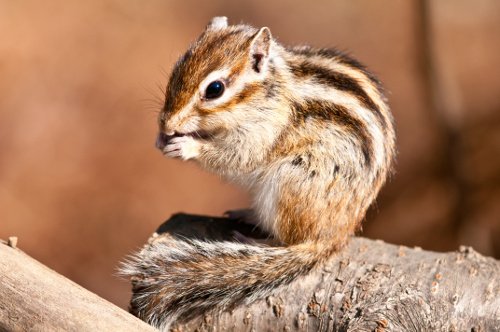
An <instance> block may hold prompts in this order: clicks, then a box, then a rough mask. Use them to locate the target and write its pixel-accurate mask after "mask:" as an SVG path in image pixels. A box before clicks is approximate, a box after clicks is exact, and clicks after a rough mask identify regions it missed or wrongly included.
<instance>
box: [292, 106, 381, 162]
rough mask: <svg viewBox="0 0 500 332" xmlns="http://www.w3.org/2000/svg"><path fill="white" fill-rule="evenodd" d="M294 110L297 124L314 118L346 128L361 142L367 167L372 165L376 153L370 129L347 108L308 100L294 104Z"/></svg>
mask: <svg viewBox="0 0 500 332" xmlns="http://www.w3.org/2000/svg"><path fill="white" fill-rule="evenodd" d="M292 110H293V113H294V116H295V121H296V122H303V121H305V120H306V119H307V118H309V117H312V118H319V119H321V120H330V121H332V122H335V123H336V124H338V125H340V126H342V127H343V128H345V129H346V130H347V131H348V132H349V133H350V134H352V135H354V136H355V137H356V138H357V140H358V141H359V144H360V147H361V152H362V154H363V157H364V159H365V165H366V166H367V167H370V166H371V165H372V161H373V157H374V151H373V146H372V141H371V138H370V135H369V133H368V129H367V128H366V126H365V124H364V123H363V122H362V121H361V120H359V119H357V118H355V117H353V116H352V114H351V113H350V112H349V110H348V109H347V108H346V107H344V106H342V105H337V104H334V103H331V102H328V101H324V100H314V99H308V100H306V101H305V102H303V103H293V105H292Z"/></svg>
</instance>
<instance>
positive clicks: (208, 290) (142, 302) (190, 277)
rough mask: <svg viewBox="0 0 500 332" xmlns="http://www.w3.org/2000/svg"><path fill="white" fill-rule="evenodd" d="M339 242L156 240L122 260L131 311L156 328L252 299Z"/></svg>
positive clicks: (291, 277) (328, 253) (313, 263)
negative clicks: (282, 244)
mask: <svg viewBox="0 0 500 332" xmlns="http://www.w3.org/2000/svg"><path fill="white" fill-rule="evenodd" d="M337 250H338V248H328V247H326V248H325V246H320V245H318V244H312V243H308V244H300V245H295V246H290V247H264V246H258V245H250V244H243V243H238V242H206V241H200V240H179V239H169V241H154V242H153V243H151V244H149V245H147V246H146V247H145V248H144V249H143V250H142V251H141V252H139V253H138V254H136V255H135V256H133V257H131V258H130V259H129V260H128V261H127V262H125V263H124V264H123V267H122V269H121V274H122V275H124V276H127V277H130V278H131V279H132V283H133V287H134V295H133V298H132V301H131V311H132V313H134V314H135V315H137V316H138V317H139V318H141V319H143V320H145V321H146V322H148V323H150V324H151V325H153V326H156V327H159V328H166V327H168V326H169V325H170V324H171V323H172V322H173V321H175V320H180V321H182V320H186V319H189V318H191V317H193V316H196V315H199V314H201V313H203V312H205V311H206V310H208V309H213V308H228V307H231V306H232V305H234V304H236V303H239V302H242V301H244V302H247V303H248V302H252V301H253V300H255V299H257V298H262V297H265V296H267V295H270V293H271V292H272V291H273V290H275V289H276V288H277V287H279V286H282V285H286V284H288V283H290V282H291V281H292V280H294V279H295V278H296V277H298V276H300V275H303V274H306V273H307V272H309V271H310V270H311V269H312V268H314V266H316V265H317V264H318V263H319V262H321V261H322V260H323V259H324V258H328V257H329V256H331V255H332V254H333V253H334V252H335V251H337Z"/></svg>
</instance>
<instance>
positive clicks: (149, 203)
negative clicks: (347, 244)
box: [0, 0, 500, 307]
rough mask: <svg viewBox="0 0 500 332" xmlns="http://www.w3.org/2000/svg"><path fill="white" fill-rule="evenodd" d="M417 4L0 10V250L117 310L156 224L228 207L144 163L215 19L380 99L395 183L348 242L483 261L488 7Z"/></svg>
mask: <svg viewBox="0 0 500 332" xmlns="http://www.w3.org/2000/svg"><path fill="white" fill-rule="evenodd" d="M430 3H431V4H430V5H429V4H426V2H423V1H417V0H413V1H371V0H360V1H349V0H342V1H315V2H310V3H307V2H305V1H288V0H281V1H263V0H259V1H252V2H236V1H229V0H227V1H220V0H214V1H210V2H206V1H203V2H202V1H199V2H196V1H192V0H189V1H182V2H181V1H175V2H174V1H159V0H149V1H136V0H120V1H118V0H115V1H112V0H109V1H63V0H60V1H52V0H50V1H34V0H33V1H8V0H0V238H4V239H5V238H6V237H8V236H10V235H17V236H19V246H20V247H21V249H23V250H25V251H26V252H28V253H29V254H30V255H32V256H33V257H35V258H36V259H39V260H40V261H42V262H43V263H45V264H47V265H48V266H50V267H52V268H53V269H55V270H56V271H58V272H60V273H62V274H64V275H66V276H68V277H69V278H71V279H73V280H74V281H76V282H78V283H79V284H81V285H83V286H84V287H86V288H88V289H90V290H92V291H94V292H96V293H97V294H99V295H101V296H103V297H105V298H107V299H109V300H111V301H112V302H114V303H117V304H118V305H120V306H123V307H125V306H126V305H127V301H128V297H129V293H128V290H129V285H128V284H127V283H126V282H124V281H120V280H119V279H118V278H116V277H114V276H113V273H114V272H115V267H116V265H117V264H118V262H119V261H120V260H121V259H122V258H123V257H124V256H125V255H126V254H127V253H129V252H131V251H132V250H134V249H137V248H138V247H139V246H140V245H141V244H142V243H144V241H145V240H146V239H147V237H148V236H149V234H150V233H151V232H152V231H153V230H154V229H155V228H156V226H158V225H159V224H160V223H161V222H162V221H163V220H164V219H166V218H167V217H168V216H169V215H170V214H172V213H174V212H177V211H186V212H191V213H203V214H215V215H217V214H221V213H222V212H223V211H225V210H227V209H234V208H240V207H244V206H245V205H246V204H247V197H246V196H245V194H244V193H242V192H241V191H239V190H238V189H237V188H234V187H232V186H230V185H228V184H224V183H221V182H220V181H219V180H218V179H217V178H216V177H215V176H213V175H210V174H206V173H204V172H202V171H200V170H199V169H198V168H197V167H195V166H194V165H191V164H186V163H181V162H178V161H173V160H167V159H165V158H163V157H162V155H161V153H159V152H158V151H156V150H155V149H154V148H153V142H154V140H155V131H156V111H157V110H158V109H159V107H160V103H161V91H160V88H161V89H163V87H164V86H165V83H166V80H167V78H166V77H167V75H168V72H169V71H170V68H171V67H172V64H173V63H174V61H175V60H176V59H177V57H178V56H179V55H180V54H181V52H183V51H184V50H185V49H186V47H187V46H188V44H189V43H190V42H191V41H192V40H193V39H194V38H196V37H197V36H198V34H199V33H200V32H201V30H202V29H203V27H204V26H205V24H206V23H207V22H208V20H209V19H210V18H211V17H212V16H215V15H226V16H229V18H230V21H232V22H240V21H244V22H248V23H250V24H253V25H256V26H264V25H267V26H269V27H270V28H271V31H272V32H273V34H274V35H275V36H276V37H277V38H278V39H279V40H280V41H281V42H282V43H285V44H301V43H302V44H303V43H307V44H312V45H315V46H339V47H340V48H342V49H347V50H350V51H351V52H352V53H353V54H354V55H355V56H356V57H357V58H359V59H360V60H361V61H362V62H364V63H366V64H367V65H368V67H369V68H371V69H372V70H373V71H374V72H375V73H377V74H378V76H379V77H380V78H381V80H382V81H383V82H384V83H385V85H386V87H387V89H388V91H389V94H388V97H389V99H390V103H391V105H392V109H393V112H394V116H395V119H396V123H397V130H398V139H399V141H398V142H399V143H398V144H399V156H398V163H397V173H396V175H395V176H394V178H393V179H392V180H391V182H390V183H389V184H388V185H387V186H386V188H385V189H384V191H383V193H382V195H381V196H380V198H379V200H378V203H377V205H376V207H375V208H374V209H372V211H371V212H370V213H369V215H368V218H367V221H366V222H365V224H364V236H368V237H371V238H381V239H383V240H386V241H389V242H392V243H397V244H405V245H411V246H414V245H418V246H421V247H423V248H425V249H432V250H454V249H456V248H457V247H458V245H459V244H466V245H472V246H474V247H475V248H476V250H478V251H480V252H482V253H484V254H487V255H493V256H496V257H499V256H500V244H499V240H498V239H499V238H500V69H499V68H500V66H499V65H498V61H499V59H500V40H499V39H500V38H499V36H500V2H499V1H497V0H477V1H467V0H441V1H433V2H430ZM159 87H160V88H159Z"/></svg>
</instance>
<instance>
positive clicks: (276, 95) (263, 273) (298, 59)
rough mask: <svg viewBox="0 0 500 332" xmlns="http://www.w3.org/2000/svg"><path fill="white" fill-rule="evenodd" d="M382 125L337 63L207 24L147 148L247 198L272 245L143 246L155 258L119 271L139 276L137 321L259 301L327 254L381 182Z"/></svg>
mask: <svg viewBox="0 0 500 332" xmlns="http://www.w3.org/2000/svg"><path fill="white" fill-rule="evenodd" d="M392 122H393V120H392V116H391V114H390V112H389V108H388V105H387V103H386V99H385V97H384V95H383V91H382V87H381V85H380V82H379V81H378V80H377V79H376V78H375V77H374V76H373V75H372V74H370V73H369V72H368V71H367V70H366V69H365V67H363V66H362V65H361V64H360V63H359V62H358V61H356V60H354V59H352V58H351V57H349V56H347V55H346V54H344V53H342V52H339V51H337V50H335V49H314V48H310V47H306V46H302V47H290V48H288V47H284V46H282V45H280V44H279V43H278V42H277V41H276V40H275V39H273V37H272V35H271V32H270V30H269V28H267V27H263V28H261V29H256V28H254V27H251V26H248V25H228V23H227V18H226V17H215V18H213V19H212V20H211V22H210V23H209V24H208V26H207V27H206V29H205V31H204V32H203V33H202V34H201V36H200V37H199V38H198V39H197V40H196V42H195V43H194V44H193V45H192V46H191V47H190V48H189V49H188V51H187V52H186V53H185V54H184V55H183V56H182V57H181V58H180V59H179V60H178V61H177V63H176V64H175V66H174V68H173V71H172V73H171V76H170V79H169V82H168V86H167V89H166V100H165V105H164V107H163V109H162V110H161V112H160V114H159V119H158V125H159V135H158V139H157V143H156V145H157V147H158V149H160V150H161V151H162V152H163V154H164V155H165V156H167V157H171V158H180V159H183V160H194V161H195V162H197V163H198V164H199V165H200V166H201V167H203V168H204V169H207V170H209V171H211V172H214V173H216V174H219V175H220V176H221V177H222V178H224V179H226V180H228V181H230V182H233V183H236V184H238V185H240V186H242V187H244V188H246V189H247V190H248V191H249V193H250V194H251V197H252V208H253V211H254V215H255V216H256V218H257V221H258V225H259V227H261V228H263V229H264V230H265V231H267V232H268V233H270V234H272V235H273V236H274V238H275V239H277V240H278V241H279V242H280V243H281V245H280V246H262V245H259V244H256V243H252V242H251V241H249V242H245V241H243V242H238V241H235V242H203V241H200V240H187V239H186V240H176V241H173V242H159V243H158V244H153V245H155V246H157V247H156V248H155V249H154V250H152V251H151V252H152V253H153V254H152V255H154V257H150V260H148V261H147V262H146V261H140V262H139V261H133V260H132V262H129V263H128V265H127V266H126V267H125V268H124V273H125V274H127V275H129V276H134V275H139V274H143V275H147V281H146V282H147V285H148V286H147V287H146V288H147V289H146V290H145V292H144V294H143V295H141V296H138V297H136V299H135V303H134V306H135V307H136V313H137V315H138V316H139V317H140V318H142V319H144V320H145V321H147V322H149V323H150V324H152V325H155V326H157V327H160V328H163V329H167V328H168V326H169V325H170V324H171V323H172V322H173V321H176V320H179V321H182V320H185V319H188V318H189V317H192V316H193V315H194V314H199V313H201V312H203V311H205V310H208V309H212V308H219V309H225V308H229V307H230V306H231V305H234V304H236V303H239V302H241V301H245V302H251V301H254V300H255V299H257V298H261V297H263V296H266V295H269V294H271V293H272V291H273V290H275V289H277V288H278V287H280V286H283V285H286V284H288V283H290V282H291V281H292V280H294V279H295V278H297V277H298V276H300V275H303V274H306V273H308V272H309V271H310V270H311V269H313V268H315V267H316V266H318V265H320V264H321V263H323V262H324V261H325V260H327V259H329V258H331V257H332V256H333V255H335V253H336V252H338V251H339V250H341V249H342V247H343V246H345V245H346V243H347V241H348V240H349V238H350V237H351V236H352V235H353V234H354V232H355V231H356V230H357V229H358V227H359V225H360V222H361V220H362V219H363V218H364V215H365V212H366V210H367V209H368V207H369V206H370V205H371V203H372V202H373V200H374V199H375V197H376V196H377V193H378V192H379V190H380V188H381V186H382V185H383V184H384V182H385V181H386V178H387V176H388V174H389V173H390V171H391V165H392V161H393V157H394V154H395V147H394V146H395V133H394V129H393V123H392Z"/></svg>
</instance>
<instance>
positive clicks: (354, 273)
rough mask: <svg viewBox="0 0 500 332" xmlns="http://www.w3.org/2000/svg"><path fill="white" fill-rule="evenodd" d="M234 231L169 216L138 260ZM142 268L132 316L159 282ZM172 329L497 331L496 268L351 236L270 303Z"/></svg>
mask: <svg viewBox="0 0 500 332" xmlns="http://www.w3.org/2000/svg"><path fill="white" fill-rule="evenodd" d="M235 229H236V230H238V232H241V233H245V232H246V233H248V229H246V230H245V229H242V228H241V225H240V224H238V223H235V222H234V220H228V219H225V218H212V217H202V216H190V215H183V214H179V215H175V216H173V217H172V218H171V219H170V220H169V221H167V222H166V223H164V224H163V225H162V226H161V227H160V228H159V229H158V230H157V232H156V233H155V234H154V235H153V236H152V237H151V239H150V240H149V243H148V244H146V245H145V246H144V248H143V249H142V250H141V251H140V252H139V253H138V254H137V255H138V256H137V257H138V259H139V260H140V259H141V257H147V256H150V254H151V253H148V250H158V248H159V247H158V244H161V245H162V246H163V247H161V248H160V249H161V250H168V248H169V243H170V242H172V241H182V240H186V239H193V238H196V239H202V240H207V241H223V240H226V241H227V240H231V239H232V238H233V240H234V230H235ZM245 235H247V236H248V234H245ZM152 243H155V246H152V245H151V244H152ZM155 248H156V249H155ZM145 261H147V260H145ZM138 264H139V263H138ZM141 264H144V262H142V263H141ZM141 268H142V270H143V272H142V273H141V274H137V275H133V276H132V280H133V297H132V301H131V307H132V309H133V310H134V306H135V305H136V304H137V301H138V300H139V299H140V301H144V299H147V298H148V296H149V294H151V293H149V292H153V293H156V292H157V291H158V289H157V288H158V285H159V284H161V282H160V281H161V280H160V281H158V275H156V274H155V273H157V272H158V270H157V269H154V268H151V269H147V268H146V269H144V265H142V267H141ZM141 268H138V269H137V271H139V270H141ZM166 273H168V272H166ZM144 290H147V291H144ZM153 298H155V299H156V300H158V299H157V298H156V297H155V296H152V297H151V299H153ZM146 301H147V300H146ZM152 305H154V304H152ZM157 314H158V315H160V316H161V315H162V313H161V312H158V313H157ZM171 328H172V329H173V330H174V331H194V330H197V331H379V332H381V331H499V330H500V262H499V261H497V260H495V259H493V258H488V257H484V256H482V255H480V254H479V253H477V252H475V251H474V250H473V249H472V248H468V247H461V248H460V249H459V250H458V251H456V252H450V253H437V252H430V251H424V250H421V249H419V248H408V247H404V246H396V245H391V244H387V243H384V242H382V241H374V240H368V239H363V238H354V239H352V241H351V242H350V244H349V246H348V247H347V248H345V250H343V251H342V252H340V253H339V255H338V256H336V257H334V258H333V259H331V260H330V261H329V262H328V263H327V264H325V265H324V266H322V267H321V268H319V269H316V270H315V271H313V272H312V273H310V274H309V275H306V276H303V277H300V278H298V279H296V280H295V281H293V282H292V283H291V284H289V285H287V286H284V287H280V288H278V289H276V291H275V292H274V294H273V295H272V296H270V297H267V298H262V299H260V300H257V301H255V302H253V303H244V302H243V303H240V304H239V305H237V306H236V307H234V308H222V307H221V308H214V309H213V310H211V311H209V312H205V313H204V314H201V315H198V316H196V317H194V318H189V319H188V320H184V321H178V322H176V323H175V324H174V325H173V326H172V327H171Z"/></svg>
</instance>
